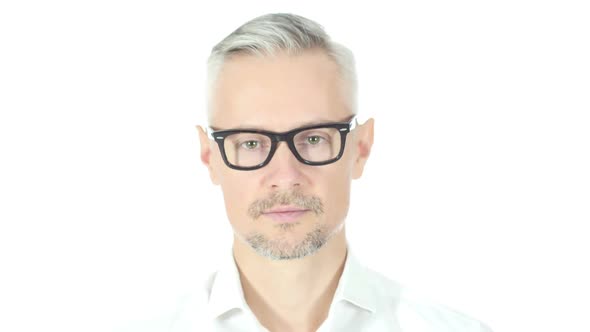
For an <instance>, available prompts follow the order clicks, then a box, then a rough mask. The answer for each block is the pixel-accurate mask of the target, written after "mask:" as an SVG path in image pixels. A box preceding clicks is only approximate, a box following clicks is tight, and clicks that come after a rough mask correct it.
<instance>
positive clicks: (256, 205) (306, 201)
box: [248, 191, 324, 219]
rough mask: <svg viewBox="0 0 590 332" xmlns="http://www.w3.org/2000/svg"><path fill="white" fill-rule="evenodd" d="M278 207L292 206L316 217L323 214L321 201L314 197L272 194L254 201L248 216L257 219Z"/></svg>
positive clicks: (287, 193) (283, 193) (280, 193)
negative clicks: (312, 213) (307, 211)
mask: <svg viewBox="0 0 590 332" xmlns="http://www.w3.org/2000/svg"><path fill="white" fill-rule="evenodd" d="M278 205H294V206H297V207H299V208H302V209H307V210H311V211H312V212H314V213H315V214H316V215H320V214H322V213H324V205H323V203H322V200H321V199H320V198H319V197H316V196H304V195H303V194H301V193H300V192H293V191H289V192H273V193H272V194H271V195H270V197H269V198H267V199H259V200H257V201H254V202H253V203H252V204H251V205H250V207H249V208H248V215H249V216H250V217H252V219H258V217H260V216H261V215H262V213H263V212H264V211H266V210H268V209H271V208H273V207H275V206H278Z"/></svg>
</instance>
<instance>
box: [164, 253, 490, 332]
mask: <svg viewBox="0 0 590 332" xmlns="http://www.w3.org/2000/svg"><path fill="white" fill-rule="evenodd" d="M203 286H204V287H201V288H200V289H198V290H197V291H196V292H194V293H193V294H191V295H189V296H187V297H186V298H185V299H184V301H182V302H181V303H182V304H181V305H180V307H179V310H178V312H177V315H176V317H175V318H174V319H173V320H172V322H171V329H170V330H169V331H171V332H197V331H198V332H201V331H211V332H230V331H231V332H270V331H269V330H267V329H266V328H264V327H263V326H262V325H261V324H260V323H259V322H258V320H257V319H256V317H255V316H254V314H253V313H252V311H251V310H250V308H249V307H248V304H247V303H246V300H245V299H244V293H243V291H242V286H241V283H240V278H239V273H238V269H237V267H236V264H235V261H234V258H233V252H232V251H231V250H230V252H229V254H228V255H227V256H226V259H225V261H223V262H222V264H221V266H220V268H219V269H218V270H217V271H216V272H214V273H212V274H211V275H210V276H209V278H208V279H207V281H206V283H205V285H203ZM337 331H338V332H360V331H367V332H386V331H387V332H491V330H490V329H489V328H488V327H487V326H486V325H484V324H483V323H481V322H479V321H478V320H475V319H473V318H471V317H468V316H467V315H465V314H462V313H460V312H457V311H455V310H453V309H451V308H448V307H446V306H443V305H440V304H437V303H434V302H432V301H429V300H427V299H425V298H423V297H421V296H419V295H417V294H416V293H415V292H412V291H410V290H408V289H406V288H404V287H402V286H401V285H400V284H398V283H396V282H394V281H392V280H390V279H388V278H386V277H385V276H383V275H381V274H380V273H378V272H375V271H372V270H370V269H368V268H365V267H363V266H362V265H361V264H360V263H359V262H358V260H357V258H356V257H355V256H354V254H353V253H352V252H351V250H350V246H348V254H347V257H346V262H345V265H344V270H343V272H342V276H341V278H340V280H339V283H338V286H337V288H336V292H335V294H334V299H333V301H332V304H331V306H330V309H329V313H328V316H327V318H326V320H325V321H324V322H323V324H322V325H321V326H320V328H319V329H318V330H317V332H337ZM273 332H276V331H273Z"/></svg>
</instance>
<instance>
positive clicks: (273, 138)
mask: <svg viewBox="0 0 590 332" xmlns="http://www.w3.org/2000/svg"><path fill="white" fill-rule="evenodd" d="M357 126H358V121H357V119H356V115H354V116H352V118H351V119H350V120H348V121H346V122H330V123H319V124H315V125H310V126H304V127H300V128H295V129H292V130H289V131H286V132H282V133H277V132H274V131H267V130H259V129H227V130H217V131H215V130H213V128H212V127H207V136H208V137H209V138H210V139H212V140H214V141H215V142H216V143H217V146H218V147H219V151H220V152H221V156H222V158H223V161H224V162H225V164H226V165H227V166H228V167H229V168H231V169H235V170H239V171H253V170H256V169H259V168H262V167H264V166H266V165H268V163H270V161H271V159H272V157H273V156H274V154H275V152H276V150H277V147H278V145H279V142H283V141H284V142H286V143H287V146H289V150H291V152H292V153H293V155H294V156H295V158H297V160H299V161H300V162H301V163H303V164H305V165H310V166H322V165H328V164H331V163H334V162H336V161H338V160H339V159H340V158H342V155H343V154H344V147H345V144H346V136H347V135H348V133H349V132H351V131H352V130H354V129H355V128H356V127H357ZM318 128H336V129H338V131H339V132H340V151H339V152H338V155H336V157H334V158H332V159H329V160H326V161H321V162H315V161H310V160H306V159H304V158H303V157H301V155H300V154H299V153H298V152H297V149H296V148H295V143H294V142H293V139H294V137H295V135H297V134H298V133H300V132H302V131H305V130H310V129H318ZM238 133H251V134H261V135H264V136H267V137H268V138H270V142H271V146H270V152H269V153H268V157H266V159H265V160H264V161H263V162H262V163H260V164H258V165H254V166H248V167H243V166H236V165H232V164H231V163H230V162H229V160H227V156H226V154H225V144H224V141H225V138H226V137H228V136H230V135H233V134H238Z"/></svg>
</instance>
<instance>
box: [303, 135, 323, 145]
mask: <svg viewBox="0 0 590 332" xmlns="http://www.w3.org/2000/svg"><path fill="white" fill-rule="evenodd" d="M323 139H324V138H323V137H321V136H317V135H315V136H308V137H307V142H308V143H309V144H312V145H315V144H318V143H320V142H321V140H323Z"/></svg>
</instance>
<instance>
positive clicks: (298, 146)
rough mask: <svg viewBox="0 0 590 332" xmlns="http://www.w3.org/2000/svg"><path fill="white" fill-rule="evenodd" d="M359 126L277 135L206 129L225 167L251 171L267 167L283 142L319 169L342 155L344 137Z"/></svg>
mask: <svg viewBox="0 0 590 332" xmlns="http://www.w3.org/2000/svg"><path fill="white" fill-rule="evenodd" d="M357 125H358V122H357V121H356V116H352V118H350V120H348V121H347V122H333V123H321V124H316V125H311V126H305V127H301V128H296V129H293V130H290V131H287V132H283V133H277V132H272V131H266V130H255V129H236V130H233V129H229V130H218V131H215V130H214V129H213V128H211V127H208V130H207V133H208V136H209V138H210V139H212V140H214V141H215V142H217V145H218V146H219V151H221V156H222V157H223V161H224V162H225V164H226V165H227V166H228V167H229V168H232V169H235V170H240V171H252V170H256V169H259V168H262V167H264V166H266V165H267V164H268V163H269V162H270V160H271V159H272V156H273V155H274V153H275V151H276V150H277V146H278V144H279V142H282V141H285V142H287V145H288V146H289V149H290V150H291V152H292V153H293V155H295V158H297V160H299V161H300V162H302V163H303V164H305V165H312V166H321V165H327V164H331V163H333V162H336V161H338V160H339V159H340V158H341V157H342V154H343V153H344V145H345V143H346V135H347V134H348V133H349V132H351V131H352V130H354V129H355V128H356V126H357Z"/></svg>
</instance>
